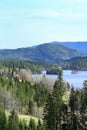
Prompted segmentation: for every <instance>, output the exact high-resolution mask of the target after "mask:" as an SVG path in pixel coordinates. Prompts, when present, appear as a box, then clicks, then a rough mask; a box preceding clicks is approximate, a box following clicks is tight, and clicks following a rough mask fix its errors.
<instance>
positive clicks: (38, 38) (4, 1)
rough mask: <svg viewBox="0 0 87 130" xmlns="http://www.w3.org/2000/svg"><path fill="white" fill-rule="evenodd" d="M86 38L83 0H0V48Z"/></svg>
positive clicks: (86, 7) (86, 16) (86, 3)
mask: <svg viewBox="0 0 87 130" xmlns="http://www.w3.org/2000/svg"><path fill="white" fill-rule="evenodd" d="M50 41H87V0H0V49H2V48H19V47H28V46H33V45H37V44H41V43H46V42H50Z"/></svg>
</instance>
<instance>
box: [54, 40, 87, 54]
mask: <svg viewBox="0 0 87 130" xmlns="http://www.w3.org/2000/svg"><path fill="white" fill-rule="evenodd" d="M51 44H61V45H64V46H66V47H69V48H72V49H76V50H78V51H80V52H83V53H87V41H85V42H57V41H54V42H51Z"/></svg>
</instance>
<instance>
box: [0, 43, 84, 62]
mask: <svg viewBox="0 0 87 130" xmlns="http://www.w3.org/2000/svg"><path fill="white" fill-rule="evenodd" d="M80 56H84V54H83V53H81V52H79V51H76V50H74V49H70V48H68V47H65V46H63V45H60V44H42V45H38V46H36V47H28V48H19V49H14V50H9V49H6V50H3V51H0V59H7V58H19V59H26V60H31V61H42V62H58V61H62V60H66V59H70V58H73V57H80Z"/></svg>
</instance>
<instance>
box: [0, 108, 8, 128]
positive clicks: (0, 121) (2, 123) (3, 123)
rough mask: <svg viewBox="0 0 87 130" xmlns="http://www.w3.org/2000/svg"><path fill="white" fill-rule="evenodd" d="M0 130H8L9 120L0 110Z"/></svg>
mask: <svg viewBox="0 0 87 130" xmlns="http://www.w3.org/2000/svg"><path fill="white" fill-rule="evenodd" d="M0 130H7V118H6V115H5V112H4V111H3V110H1V109H0Z"/></svg>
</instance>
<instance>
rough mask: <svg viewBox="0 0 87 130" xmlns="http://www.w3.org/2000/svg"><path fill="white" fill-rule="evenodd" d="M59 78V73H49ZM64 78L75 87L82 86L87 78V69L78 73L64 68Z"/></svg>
mask: <svg viewBox="0 0 87 130" xmlns="http://www.w3.org/2000/svg"><path fill="white" fill-rule="evenodd" d="M48 76H51V77H55V78H57V75H48ZM63 79H64V80H65V81H67V82H69V84H70V85H71V86H74V87H75V88H82V87H83V82H84V80H87V71H78V73H77V74H71V70H63Z"/></svg>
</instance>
